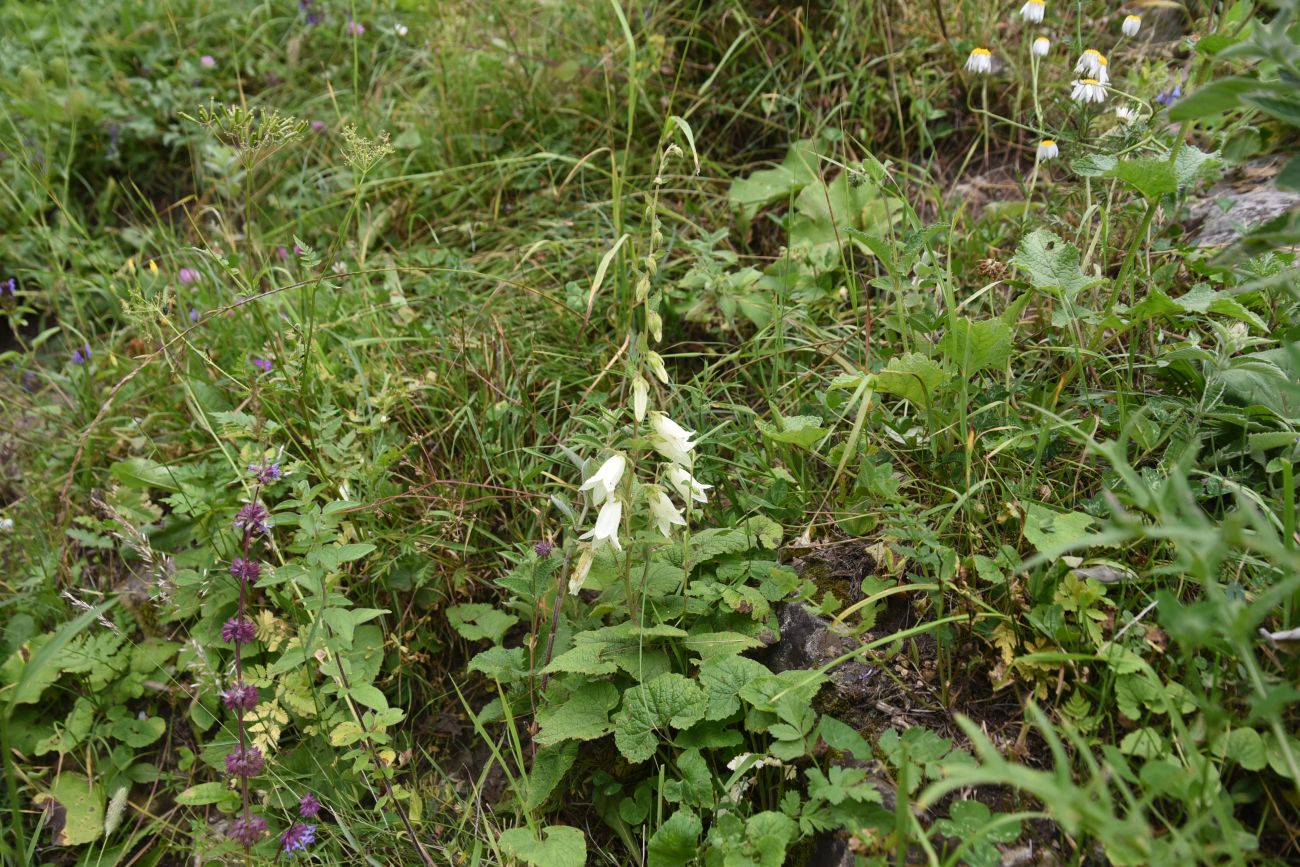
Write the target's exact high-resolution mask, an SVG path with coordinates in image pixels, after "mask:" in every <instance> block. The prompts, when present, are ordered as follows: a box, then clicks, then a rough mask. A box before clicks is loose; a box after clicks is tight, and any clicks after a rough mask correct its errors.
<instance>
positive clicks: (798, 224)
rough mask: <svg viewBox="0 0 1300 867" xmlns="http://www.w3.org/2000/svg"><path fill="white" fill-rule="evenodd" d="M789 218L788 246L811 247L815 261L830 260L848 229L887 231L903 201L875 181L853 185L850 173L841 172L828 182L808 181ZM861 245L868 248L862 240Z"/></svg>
mask: <svg viewBox="0 0 1300 867" xmlns="http://www.w3.org/2000/svg"><path fill="white" fill-rule="evenodd" d="M794 207H795V212H796V215H795V217H794V219H792V220H791V221H790V246H791V247H792V248H796V249H797V248H807V249H809V250H811V251H812V253H813V257H814V261H815V262H821V263H822V264H829V263H830V262H832V261H834V260H835V259H837V258H838V257H839V248H840V247H842V246H844V245H847V244H848V242H849V240H850V236H849V232H848V230H849V229H871V230H875V232H876V233H877V234H879V233H883V232H885V231H888V227H889V226H890V225H891V224H893V223H896V222H897V221H898V220H899V218H900V217H901V216H902V214H903V207H902V203H901V202H899V201H898V200H897V199H894V198H891V197H889V196H885V195H883V194H882V193H881V191H880V188H879V187H878V186H877V185H876V184H874V183H863V184H858V185H856V186H855V185H854V184H852V183H850V182H849V173H848V172H840V173H839V174H838V175H836V176H835V179H834V180H832V181H831V182H830V183H828V184H822V183H821V182H820V181H818V182H816V183H812V184H809V185H808V186H806V187H804V189H803V191H802V192H801V193H799V197H798V198H797V199H796V200H795V205H794ZM860 246H861V247H862V249H864V250H870V247H868V246H867V245H865V244H860Z"/></svg>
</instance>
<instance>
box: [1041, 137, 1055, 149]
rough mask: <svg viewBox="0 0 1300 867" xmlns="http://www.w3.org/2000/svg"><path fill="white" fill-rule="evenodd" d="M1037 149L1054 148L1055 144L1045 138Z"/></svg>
mask: <svg viewBox="0 0 1300 867" xmlns="http://www.w3.org/2000/svg"><path fill="white" fill-rule="evenodd" d="M1039 147H1045V148H1054V147H1056V142H1055V141H1053V140H1052V139H1050V138H1045V139H1043V143H1042V144H1041V145H1039Z"/></svg>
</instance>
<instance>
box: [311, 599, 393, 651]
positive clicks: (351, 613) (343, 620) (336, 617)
mask: <svg viewBox="0 0 1300 867" xmlns="http://www.w3.org/2000/svg"><path fill="white" fill-rule="evenodd" d="M387 613H388V609H386V608H326V609H325V613H324V614H323V615H322V616H323V617H324V619H325V622H326V623H327V624H329V626H330V628H331V629H333V630H334V632H335V634H336V635H337V636H338V638H339V640H340V641H342V642H343V644H344V645H345V646H347V647H351V646H352V642H353V640H354V639H355V637H356V630H357V627H358V626H360V625H361V624H363V623H365V622H366V621H368V620H373V619H375V618H376V617H378V616H380V615H381V614H387Z"/></svg>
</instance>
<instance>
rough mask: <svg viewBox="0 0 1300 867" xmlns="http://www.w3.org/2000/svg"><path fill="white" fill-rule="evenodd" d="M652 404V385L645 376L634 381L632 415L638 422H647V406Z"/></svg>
mask: <svg viewBox="0 0 1300 867" xmlns="http://www.w3.org/2000/svg"><path fill="white" fill-rule="evenodd" d="M649 402H650V383H648V382H646V381H645V377H644V376H637V378H636V379H634V380H632V415H633V416H635V417H636V420H637V421H638V422H641V421H645V411H646V406H647V404H649Z"/></svg>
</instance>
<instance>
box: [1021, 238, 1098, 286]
mask: <svg viewBox="0 0 1300 867" xmlns="http://www.w3.org/2000/svg"><path fill="white" fill-rule="evenodd" d="M1079 261H1080V260H1079V251H1078V250H1077V249H1075V247H1073V246H1072V245H1070V244H1067V243H1066V242H1064V241H1062V240H1061V239H1060V238H1058V237H1057V236H1056V235H1055V234H1053V233H1051V232H1049V231H1047V230H1046V229H1038V230H1036V231H1033V232H1030V233H1029V234H1028V235H1026V236H1025V237H1024V238H1023V239H1022V240H1021V242H1020V247H1019V249H1018V250H1016V255H1015V256H1014V257H1012V259H1011V264H1013V265H1015V266H1016V267H1017V268H1020V269H1021V270H1022V271H1024V273H1025V276H1026V277H1028V279H1029V282H1030V283H1031V284H1033V286H1034V287H1035V288H1036V289H1040V290H1042V291H1044V292H1049V293H1051V294H1053V295H1059V296H1061V297H1064V298H1067V299H1073V298H1074V296H1076V295H1078V294H1079V293H1080V292H1082V291H1083V290H1085V289H1089V288H1091V287H1093V286H1096V285H1097V284H1098V283H1101V282H1103V281H1102V278H1100V277H1089V276H1088V275H1086V274H1084V273H1083V270H1082V269H1081V268H1080V267H1079Z"/></svg>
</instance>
